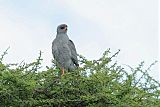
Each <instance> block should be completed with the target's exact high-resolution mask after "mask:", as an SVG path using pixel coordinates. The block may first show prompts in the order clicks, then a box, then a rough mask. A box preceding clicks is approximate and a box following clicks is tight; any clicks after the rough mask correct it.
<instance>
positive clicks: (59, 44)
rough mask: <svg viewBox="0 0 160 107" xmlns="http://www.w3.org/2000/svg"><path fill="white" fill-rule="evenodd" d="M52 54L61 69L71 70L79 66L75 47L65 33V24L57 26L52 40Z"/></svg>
mask: <svg viewBox="0 0 160 107" xmlns="http://www.w3.org/2000/svg"><path fill="white" fill-rule="evenodd" d="M52 54H53V57H54V59H55V61H56V63H57V66H58V67H59V68H61V69H64V70H67V71H72V70H74V69H75V68H76V67H78V66H79V65H78V59H77V52H76V48H75V45H74V43H73V42H72V41H71V40H70V39H69V37H68V35H67V25H66V24H61V25H59V26H58V27H57V35H56V38H55V39H54V41H53V42H52Z"/></svg>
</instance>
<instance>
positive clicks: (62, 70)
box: [61, 68, 64, 76]
mask: <svg viewBox="0 0 160 107" xmlns="http://www.w3.org/2000/svg"><path fill="white" fill-rule="evenodd" d="M61 72H62V74H61V76H63V75H64V68H62V69H61Z"/></svg>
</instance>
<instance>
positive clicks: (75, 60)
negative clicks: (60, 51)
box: [68, 40, 79, 66]
mask: <svg viewBox="0 0 160 107" xmlns="http://www.w3.org/2000/svg"><path fill="white" fill-rule="evenodd" d="M68 46H69V48H70V50H71V59H72V61H73V63H74V64H75V65H76V66H79V64H78V58H77V55H78V54H77V51H76V48H75V45H74V43H73V41H72V40H69V42H68Z"/></svg>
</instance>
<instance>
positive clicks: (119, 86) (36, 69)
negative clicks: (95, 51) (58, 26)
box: [0, 50, 160, 107]
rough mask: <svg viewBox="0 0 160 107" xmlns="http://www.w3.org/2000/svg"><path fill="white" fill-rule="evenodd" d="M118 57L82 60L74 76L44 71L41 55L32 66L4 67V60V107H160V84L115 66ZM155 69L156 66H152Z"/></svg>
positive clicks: (0, 86)
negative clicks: (114, 61)
mask: <svg viewBox="0 0 160 107" xmlns="http://www.w3.org/2000/svg"><path fill="white" fill-rule="evenodd" d="M118 53H119V51H118V52H117V53H115V54H114V55H112V56H111V57H109V55H110V51H109V50H107V51H106V52H104V54H103V56H102V57H101V58H100V59H99V60H92V61H89V60H87V59H86V58H84V57H82V56H79V59H80V63H81V64H80V65H81V67H79V68H78V69H77V70H75V71H74V72H67V73H65V75H63V76H60V74H59V73H60V70H59V69H57V68H56V66H55V64H54V63H53V66H52V67H47V70H45V71H42V70H41V69H40V68H41V60H42V59H41V53H40V56H39V57H38V59H37V60H36V61H35V62H33V63H30V64H26V63H24V62H22V63H20V64H4V63H3V61H2V60H3V56H4V55H5V54H6V52H5V53H4V54H3V55H2V57H1V59H0V105H1V107H142V106H143V107H159V105H160V90H159V87H160V83H158V82H157V81H156V80H154V79H153V78H151V77H150V76H149V75H148V73H147V70H145V71H144V70H142V68H143V62H142V63H141V64H140V65H139V66H138V67H137V68H134V69H133V68H131V67H130V68H131V71H132V72H130V73H128V71H126V70H125V69H124V68H122V67H121V66H118V65H117V64H116V63H113V61H112V58H114V57H115V56H116V55H117V54H118ZM152 65H154V63H153V64H152Z"/></svg>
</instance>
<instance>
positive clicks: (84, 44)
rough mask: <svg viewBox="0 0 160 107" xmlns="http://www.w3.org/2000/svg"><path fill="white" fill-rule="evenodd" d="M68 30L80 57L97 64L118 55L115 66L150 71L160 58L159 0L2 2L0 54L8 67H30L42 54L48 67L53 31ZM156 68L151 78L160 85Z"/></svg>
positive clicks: (54, 34) (12, 0) (27, 0)
mask: <svg viewBox="0 0 160 107" xmlns="http://www.w3.org/2000/svg"><path fill="white" fill-rule="evenodd" d="M61 23H66V24H68V35H69V37H70V38H71V39H72V40H73V41H74V43H75V45H76V48H77V51H78V53H79V54H81V55H83V56H85V57H86V58H88V59H98V58H99V57H100V56H101V55H102V53H103V52H104V51H105V50H106V49H108V48H111V51H112V53H113V54H114V52H116V51H117V50H118V49H120V50H121V52H120V54H119V55H118V57H117V58H116V60H117V61H118V63H119V64H121V65H123V64H128V65H130V66H133V67H136V66H137V65H138V64H139V63H140V62H141V61H145V67H148V66H149V65H150V64H151V63H152V62H154V61H155V60H159V59H158V58H159V57H158V55H159V53H158V0H0V53H2V52H3V51H4V50H5V49H7V47H9V46H10V49H9V51H8V53H9V54H8V55H7V56H6V57H5V59H4V61H5V62H6V63H16V62H21V61H22V60H24V61H25V62H32V61H33V60H34V59H36V58H37V57H38V54H39V50H41V51H42V52H43V54H42V58H43V59H44V61H43V63H44V65H48V66H51V59H52V54H51V43H52V41H53V39H54V38H55V36H56V27H57V26H58V25H59V24H61ZM158 64H159V63H157V64H156V65H155V66H153V67H152V69H151V71H150V74H151V75H152V76H153V77H154V78H155V79H160V77H159V75H160V73H159V72H158Z"/></svg>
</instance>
